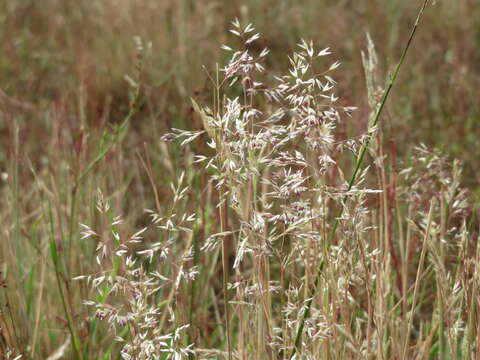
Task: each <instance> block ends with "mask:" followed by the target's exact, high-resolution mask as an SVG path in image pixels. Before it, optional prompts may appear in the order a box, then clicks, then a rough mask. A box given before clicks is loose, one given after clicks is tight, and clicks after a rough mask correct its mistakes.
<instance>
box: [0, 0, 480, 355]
mask: <svg viewBox="0 0 480 360" xmlns="http://www.w3.org/2000/svg"><path fill="white" fill-rule="evenodd" d="M417 6H418V4H417V2H416V1H403V0H392V1H382V0H369V1H366V0H365V1H353V0H340V1H338V0H337V1H333V0H324V1H315V0H305V1H302V2H298V1H293V0H288V1H287V0H262V1H256V0H243V1H239V0H232V1H192V0H190V1H187V0H178V1H174V0H164V1H156V0H144V1H133V0H104V1H98V0H91V1H76V2H71V1H70V2H68V1H64V0H43V1H33V0H24V1H8V0H3V1H0V54H1V56H0V79H1V80H0V144H1V148H0V172H1V173H2V177H1V179H0V181H1V183H0V191H1V194H2V198H3V199H4V200H3V202H4V204H5V206H3V207H2V208H0V221H1V224H2V236H3V237H4V238H5V239H9V242H8V243H7V242H6V241H4V242H2V247H1V248H0V250H1V251H0V271H2V273H1V276H2V278H5V280H6V285H7V288H8V289H9V291H8V295H7V292H2V293H1V295H0V301H2V304H4V305H5V304H8V305H9V306H7V307H3V309H9V311H11V314H8V317H7V316H5V317H1V318H0V320H1V321H4V320H3V319H15V321H14V322H12V323H7V324H3V323H1V322H0V326H1V327H2V328H7V329H8V331H7V332H6V333H2V334H9V335H8V336H9V337H10V338H9V339H7V340H6V341H7V342H8V343H10V344H11V345H16V346H18V347H19V348H23V349H25V350H28V352H29V353H30V354H31V356H32V357H34V358H45V357H46V356H48V355H49V354H51V353H52V352H53V351H54V350H55V349H57V348H58V347H59V346H61V345H62V343H63V342H64V341H65V336H64V334H65V333H66V329H67V328H68V323H69V321H70V319H68V317H66V316H65V315H64V314H63V313H62V312H63V309H62V305H63V304H62V301H61V299H60V297H59V292H58V289H59V288H58V286H60V287H61V290H62V291H64V293H65V294H66V296H65V299H64V300H65V307H66V309H67V311H70V313H69V314H70V315H71V316H72V320H71V321H74V322H75V323H76V324H77V329H76V331H77V332H78V334H76V336H78V337H79V339H83V338H82V336H83V333H87V332H88V331H87V327H88V325H87V322H86V320H85V319H84V318H82V317H84V316H85V310H84V309H83V308H82V305H81V300H80V299H83V298H85V296H84V295H85V293H86V292H87V290H86V289H85V288H83V287H82V286H79V287H72V286H71V282H70V279H71V278H72V277H73V276H76V275H78V274H82V273H86V272H88V270H89V269H87V268H86V267H87V265H85V264H86V263H87V262H86V261H84V259H85V257H86V256H89V254H91V250H92V245H91V244H89V243H85V242H81V243H80V242H78V241H77V240H76V236H77V235H78V231H79V229H78V222H79V221H80V220H81V221H83V222H89V223H90V224H99V223H100V222H101V221H100V219H99V218H98V216H97V215H95V211H94V207H95V205H94V203H95V202H94V198H95V194H96V190H97V188H101V189H102V190H104V191H105V193H107V194H110V200H111V202H112V203H114V204H115V208H117V209H123V210H124V211H125V213H127V214H128V216H127V217H126V219H125V222H126V224H127V225H130V226H131V227H132V228H134V227H138V226H140V225H141V222H142V221H144V220H143V218H144V215H143V214H142V209H143V208H154V207H155V201H154V196H153V192H152V187H151V184H150V182H149V179H148V178H147V176H146V175H145V169H144V168H143V167H142V165H141V162H140V161H139V157H141V158H142V159H145V158H146V156H147V150H148V153H149V154H150V156H151V159H152V163H151V172H152V174H153V178H154V181H155V184H154V186H155V187H156V189H157V190H158V193H159V198H160V199H161V202H162V204H163V203H167V200H168V199H169V197H170V195H169V192H168V185H166V184H168V183H169V182H170V181H172V180H173V179H174V178H176V176H177V173H178V172H179V169H182V168H190V167H192V155H191V154H190V153H189V152H188V151H187V150H183V149H182V150H181V149H179V148H175V149H170V150H167V149H166V147H165V146H164V144H161V143H160V142H159V141H158V140H159V138H160V136H161V135H162V134H163V133H164V132H165V131H166V129H167V128H170V127H181V128H199V127H200V126H201V125H200V123H199V120H198V119H197V118H196V117H195V116H194V115H193V114H192V109H191V105H190V101H189V98H190V96H192V94H193V96H194V97H196V98H200V99H206V98H210V97H211V86H210V84H209V81H208V79H207V75H206V72H204V71H203V69H202V65H205V67H206V68H207V69H213V68H214V67H215V64H214V61H216V60H215V59H221V58H222V56H224V54H223V53H221V51H220V50H219V44H222V43H225V42H226V41H227V38H228V32H227V29H228V28H229V23H230V21H231V20H232V19H234V18H235V17H238V18H240V19H241V20H244V21H248V22H252V23H254V24H255V26H256V28H257V29H258V30H259V31H260V32H261V33H262V35H263V39H265V40H262V42H263V44H262V45H265V46H268V47H269V48H270V50H271V55H270V56H269V60H268V61H269V63H268V66H269V69H270V70H273V71H278V72H280V71H281V70H285V69H286V67H287V66H288V64H287V63H286V62H285V56H284V54H285V53H288V52H290V50H291V49H292V48H293V47H294V46H295V44H296V43H297V41H298V39H299V38H301V37H302V38H305V39H313V40H314V41H315V42H316V43H317V44H319V45H320V46H330V47H332V48H333V49H334V50H335V53H336V54H337V55H338V57H339V58H340V59H341V60H342V62H343V65H342V67H343V71H342V72H341V73H340V74H339V78H338V80H339V91H340V92H341V94H342V97H343V99H344V100H345V102H346V103H348V104H351V105H356V106H359V107H360V111H359V112H358V113H357V115H356V120H357V123H355V124H354V125H351V126H350V125H349V126H350V127H349V128H346V129H344V131H346V132H348V133H349V134H350V135H354V134H359V133H361V132H362V131H365V129H366V127H367V121H368V114H369V110H368V108H367V96H366V89H365V85H364V84H365V81H364V75H363V69H362V65H361V58H360V51H361V50H363V49H365V47H366V38H365V33H366V32H367V31H368V32H369V33H370V34H371V36H372V38H373V39H374V41H375V43H376V46H377V51H378V56H379V59H381V60H380V65H381V66H382V67H383V73H382V74H380V75H381V76H384V75H385V74H386V73H387V72H388V71H389V70H391V68H392V67H393V66H394V64H395V62H396V59H397V58H398V57H399V54H400V51H401V50H402V45H401V44H402V41H404V40H405V39H406V37H407V36H408V33H407V31H408V29H409V28H410V24H411V23H412V22H413V21H414V19H415V16H416V9H417ZM134 36H139V37H141V38H142V39H143V41H144V43H145V44H147V43H148V42H151V43H152V48H151V50H148V49H147V50H146V52H145V60H144V64H143V74H142V84H143V88H142V92H141V97H140V99H139V101H140V102H139V109H138V112H137V113H136V116H135V117H134V118H133V120H132V122H131V123H130V128H129V130H128V134H127V135H126V136H125V137H124V138H122V139H121V141H120V142H119V144H121V146H119V145H117V146H114V147H112V149H111V151H109V152H108V153H107V154H106V155H105V159H103V158H102V161H101V162H100V164H99V166H100V168H101V173H100V172H99V171H97V169H98V168H97V167H95V169H93V171H92V173H90V174H89V175H88V176H87V177H85V178H84V179H82V182H81V183H79V184H76V180H77V179H78V178H79V175H80V174H81V173H82V171H83V170H85V168H86V166H87V165H88V164H89V163H90V162H91V161H92V160H93V159H94V158H95V156H96V155H97V154H98V152H99V149H100V147H101V144H100V143H101V138H102V134H103V133H104V132H109V133H112V131H113V129H112V126H114V125H118V124H120V123H121V122H122V120H123V119H124V117H125V115H126V114H128V112H129V103H130V100H131V99H130V97H131V93H132V92H131V89H130V87H129V85H128V83H127V82H126V81H125V79H124V76H125V74H129V75H131V76H132V77H134V76H133V75H132V74H134V73H135V64H136V58H135V56H136V50H135V43H134V41H133V38H134ZM416 41H417V43H416V46H414V47H413V48H412V50H411V53H410V55H409V57H408V59H407V64H406V68H408V71H405V72H403V73H402V74H401V76H400V79H399V81H398V85H397V86H396V88H395V91H394V93H393V94H392V99H391V101H390V102H389V104H388V106H387V113H388V116H386V117H385V120H386V121H385V122H383V123H382V127H383V130H382V131H383V137H384V139H385V140H386V142H387V141H388V143H389V144H391V149H392V150H391V153H392V154H391V155H392V156H393V154H396V153H398V156H399V158H400V159H402V156H401V155H403V156H407V157H406V158H404V159H405V160H404V161H405V162H408V154H410V151H411V148H412V147H413V146H414V145H417V143H418V142H419V141H422V142H424V143H427V144H428V145H431V146H437V147H440V148H443V149H444V150H445V151H446V152H447V153H450V154H452V155H454V156H455V157H458V158H460V159H461V160H463V162H464V167H465V173H464V177H463V181H464V182H465V185H466V186H468V187H469V188H470V189H472V190H473V191H477V192H478V191H479V190H478V183H479V181H480V175H479V172H478V171H477V169H476V163H477V162H478V157H479V155H480V141H479V139H478V137H479V134H480V105H479V102H478V94H479V91H478V89H479V87H480V67H479V66H478V64H479V61H480V10H479V8H478V6H477V4H476V2H475V1H474V0H462V1H441V0H440V1H437V4H436V5H435V6H434V7H432V8H431V9H430V10H429V11H428V12H427V14H426V15H425V19H424V21H423V24H422V29H421V32H420V33H419V34H418V38H417V40H416ZM17 135H18V136H17ZM144 143H146V144H148V145H146V146H145V147H144V145H143V144H144ZM146 149H147V150H146ZM399 161H400V160H399ZM402 161H403V160H402ZM202 181H203V180H201V179H195V178H193V176H191V178H189V179H188V182H189V183H190V184H192V187H193V188H194V189H199V188H200V189H203V188H204V187H205V185H203V186H201V185H200V184H201V183H202ZM196 196H197V197H198V199H197V200H198V201H199V202H201V201H206V202H207V203H208V202H209V201H208V200H209V199H210V198H209V197H211V196H213V195H211V194H210V193H208V192H206V194H196ZM202 196H205V197H207V198H208V199H207V200H205V198H203V200H201V198H202ZM205 207H206V209H205V208H204V209H202V211H204V212H205V213H213V211H214V210H213V208H210V207H209V205H205ZM50 212H51V215H52V216H51V217H50ZM206 222H207V223H204V224H202V226H204V227H209V226H214V225H215V224H213V225H212V224H211V222H213V221H212V220H211V219H210V220H209V219H207V220H206ZM213 223H214V222H213ZM45 224H46V225H45ZM204 232H205V229H204V228H202V229H201V230H198V233H197V232H196V235H198V236H199V237H201V236H202V234H203V233H204ZM76 234H77V235H76ZM12 244H13V246H12ZM54 244H56V245H57V248H55V249H56V250H57V251H58V254H57V256H59V259H58V262H55V264H54V265H55V268H52V264H51V262H49V260H48V255H49V251H50V250H49V249H50V247H51V246H52V245H54ZM71 252H73V255H72V253H71ZM206 266H207V267H208V266H211V271H210V272H209V273H208V275H207V276H205V277H202V278H201V280H199V282H200V284H207V283H209V282H210V281H215V279H214V280H212V278H214V275H213V274H214V271H215V270H214V266H215V262H213V265H212V264H210V263H208V264H206ZM57 275H58V279H59V281H58V283H59V285H58V286H57V278H56V276H57ZM0 280H2V279H0ZM216 285H218V287H221V282H220V281H218V282H217V283H216ZM196 286H197V288H198V289H200V290H199V291H200V292H201V294H202V295H204V298H205V299H206V300H205V302H206V303H207V305H206V306H205V309H209V310H210V311H211V312H212V313H214V312H215V311H217V312H218V309H215V306H216V304H215V303H214V301H212V299H211V295H210V294H208V291H210V290H205V289H206V287H203V286H200V285H196ZM204 288H205V289H204ZM46 289H48V291H46ZM0 291H1V290H0ZM212 291H213V290H212ZM13 305H15V306H13ZM196 316H198V317H199V318H198V323H202V324H204V328H203V330H204V331H205V332H208V331H212V335H211V342H212V343H218V342H219V341H220V340H219V339H221V338H222V334H218V333H217V332H218V329H216V328H214V330H212V328H211V327H209V321H210V320H209V319H210V318H211V314H207V313H201V314H199V315H196ZM82 332H83V333H82ZM4 336H7V335H4ZM192 336H193V335H192ZM100 341H101V339H95V340H92V341H91V342H89V343H88V346H87V348H84V349H83V351H84V352H85V353H87V354H88V352H89V351H91V353H95V351H94V349H93V350H92V348H94V347H95V346H98V342H100ZM15 342H17V343H16V344H15ZM20 342H24V344H28V345H22V344H20ZM88 347H91V348H88Z"/></svg>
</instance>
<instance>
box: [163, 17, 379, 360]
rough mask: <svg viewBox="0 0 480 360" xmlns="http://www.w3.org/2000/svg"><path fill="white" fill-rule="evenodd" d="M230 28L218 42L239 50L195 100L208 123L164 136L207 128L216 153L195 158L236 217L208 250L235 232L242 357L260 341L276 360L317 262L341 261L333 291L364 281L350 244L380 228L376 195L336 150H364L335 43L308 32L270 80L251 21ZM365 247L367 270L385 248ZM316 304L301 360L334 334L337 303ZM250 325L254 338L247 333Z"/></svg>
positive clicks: (289, 338)
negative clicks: (342, 90) (371, 210)
mask: <svg viewBox="0 0 480 360" xmlns="http://www.w3.org/2000/svg"><path fill="white" fill-rule="evenodd" d="M231 32H232V33H233V34H234V35H235V36H236V37H238V38H239V39H240V41H241V47H240V48H238V49H233V48H232V47H230V46H227V45H224V46H222V48H223V49H225V50H226V51H228V52H230V53H231V58H230V61H229V62H228V63H227V64H226V65H225V66H224V67H223V68H222V69H221V73H222V74H223V76H220V74H217V75H216V76H210V78H211V79H213V78H216V79H218V80H215V81H213V80H212V81H213V86H214V88H215V92H214V101H213V107H212V108H209V107H206V106H201V105H199V104H197V103H196V102H195V100H192V103H193V107H194V109H195V111H196V112H197V113H198V114H199V116H200V117H201V119H202V121H203V126H204V130H202V131H182V130H178V129H174V131H173V132H172V133H169V134H166V135H164V137H163V140H166V141H172V140H175V139H178V140H181V144H182V145H187V144H188V143H189V142H191V141H193V140H194V139H197V138H198V137H199V136H201V135H203V134H206V135H208V140H207V144H208V146H209V147H210V148H212V149H213V150H214V151H213V155H208V154H199V155H197V156H196V161H197V162H198V163H203V164H204V167H205V169H206V171H208V172H209V173H210V176H211V181H212V182H213V183H214V185H215V187H216V188H217V189H218V190H219V194H220V200H219V204H218V207H221V206H224V205H225V204H227V205H228V207H229V208H230V209H231V210H232V211H233V212H231V213H230V216H233V215H234V214H235V217H234V221H232V228H230V229H223V230H224V231H221V232H220V233H216V234H212V235H211V236H209V237H208V238H207V239H206V242H205V244H204V246H203V250H205V251H212V250H213V249H215V248H216V247H217V245H218V244H220V243H221V242H222V241H224V240H225V238H227V237H228V239H229V240H228V241H229V242H233V241H234V242H235V243H236V251H235V254H234V259H235V260H234V263H233V269H234V270H235V279H234V280H233V279H232V281H230V284H229V289H234V290H235V292H236V294H235V297H234V299H233V300H232V301H231V305H234V306H235V315H236V316H237V319H238V323H239V328H240V331H239V334H238V341H237V344H238V349H237V351H236V353H237V354H238V356H239V357H243V356H244V355H245V354H244V351H245V350H244V349H245V348H247V347H248V348H251V347H253V348H256V349H257V350H258V351H259V354H263V355H262V356H265V358H275V357H276V356H278V355H279V354H282V353H283V354H285V353H288V351H289V350H290V349H291V347H292V346H293V343H294V337H295V333H296V330H297V328H298V324H299V319H300V317H301V314H302V312H303V309H304V303H305V301H307V300H308V299H306V298H305V295H306V294H307V293H309V292H310V289H311V288H312V287H313V286H314V278H315V274H316V272H317V268H318V266H319V264H320V262H322V261H328V262H330V263H332V264H334V266H333V267H332V271H338V274H336V275H337V276H336V277H335V281H336V282H337V284H336V285H335V288H337V289H339V290H338V292H342V293H343V294H344V295H348V296H347V299H350V300H349V301H352V302H353V301H354V299H353V296H351V295H349V289H350V287H351V284H352V283H353V282H355V281H356V284H359V286H362V285H363V284H362V281H364V279H361V278H359V279H354V271H353V269H355V267H352V265H353V263H352V259H351V257H350V255H349V254H348V252H347V251H346V249H345V247H346V243H347V240H348V241H350V240H352V237H354V236H355V235H356V234H357V232H359V231H360V232H362V231H364V232H367V231H370V230H371V229H372V226H371V224H369V222H368V221H367V220H366V216H367V215H368V210H367V209H365V206H364V203H365V198H366V196H367V194H368V193H372V192H373V193H376V192H377V191H375V190H368V189H364V188H362V183H363V182H364V180H365V176H366V172H364V173H363V174H361V176H359V177H358V179H357V181H356V183H355V184H354V186H353V187H352V188H351V189H350V191H348V192H347V191H346V189H347V188H348V184H347V182H346V181H345V178H344V176H343V172H342V170H341V166H340V164H339V163H338V161H337V158H338V156H339V154H340V153H341V152H343V151H344V150H347V151H351V152H352V153H353V155H354V156H356V155H357V151H358V149H359V148H360V147H361V146H362V144H363V141H364V140H365V136H361V137H358V138H355V139H346V140H339V139H337V138H336V135H335V129H336V127H337V125H338V124H339V122H340V121H341V118H342V115H346V116H347V117H350V116H351V114H352V112H353V111H354V110H355V108H354V107H349V106H343V105H339V103H340V101H339V98H338V97H337V95H336V94H335V86H336V81H335V79H334V78H333V71H334V70H335V69H337V68H338V67H339V66H340V63H339V62H338V61H328V59H329V55H331V50H330V49H329V48H324V49H317V48H316V47H315V46H314V45H313V42H307V41H304V40H302V41H301V42H300V43H299V44H298V49H297V50H296V51H295V52H294V53H293V54H292V55H291V56H290V57H289V58H288V61H289V64H290V66H289V70H288V73H287V74H286V75H281V76H276V77H274V79H272V81H273V83H274V85H273V86H269V85H268V81H270V79H269V78H268V74H265V68H264V65H263V64H262V63H263V60H264V58H265V57H266V56H267V55H268V49H264V50H262V51H261V52H260V53H259V54H255V53H254V50H253V48H252V46H251V44H252V43H253V42H254V41H256V40H258V39H259V37H260V36H259V34H258V33H256V32H255V30H254V28H253V26H252V25H251V24H249V25H247V26H245V27H242V26H241V25H240V23H239V22H238V21H234V22H233V29H232V30H231ZM322 64H323V66H322ZM325 64H326V65H325ZM231 93H240V94H241V95H238V96H232V95H230V94H231ZM345 196H348V197H349V198H350V199H352V201H350V203H349V205H348V207H347V209H346V210H345V211H344V212H343V217H342V223H345V228H344V229H343V228H342V231H344V232H345V233H346V234H349V235H348V236H347V237H345V240H342V241H341V242H340V243H338V244H334V245H335V246H333V247H332V248H331V250H326V249H327V247H326V242H327V241H328V239H327V235H326V234H327V233H328V232H329V229H330V225H329V221H328V220H330V219H332V217H334V215H332V213H333V212H334V211H332V210H335V209H338V208H339V207H342V206H346V205H344V204H343V199H345ZM233 226H235V228H233ZM352 227H353V229H352V230H349V229H350V228H352ZM344 242H345V243H344ZM357 250H358V249H357ZM362 250H364V257H363V259H364V262H363V263H362V264H363V266H370V265H369V264H370V263H371V261H372V259H373V258H374V257H375V255H376V254H377V252H376V250H375V249H374V248H369V247H366V248H364V249H362ZM357 267H358V266H357ZM271 268H274V269H275V270H277V269H278V270H279V271H275V274H277V273H279V274H280V277H278V278H273V275H272V274H273V271H271ZM346 269H351V270H348V271H347V270H346ZM357 278H358V276H357ZM332 279H333V277H332V278H331V279H328V281H333V280H332ZM325 281H327V279H326V280H325ZM324 295H325V294H324ZM225 296H227V295H225ZM316 304H317V303H316ZM317 305H319V306H318V307H315V306H314V307H313V308H312V311H311V315H310V317H309V319H308V321H307V322H306V324H305V327H304V332H305V334H306V336H305V337H304V342H305V344H304V346H303V352H302V353H301V354H299V355H298V356H304V357H306V358H312V359H313V358H314V357H315V350H314V349H315V346H317V345H318V343H319V342H321V341H323V340H324V339H326V338H329V337H331V336H332V334H333V332H334V330H335V326H336V324H335V322H333V321H332V309H331V308H329V306H328V305H326V304H324V305H322V306H320V305H321V304H320V303H318V304H317ZM252 323H255V324H256V326H257V328H256V329H257V332H256V333H255V334H253V333H252V332H250V331H248V324H252ZM315 344H316V345H315ZM245 356H246V355H245Z"/></svg>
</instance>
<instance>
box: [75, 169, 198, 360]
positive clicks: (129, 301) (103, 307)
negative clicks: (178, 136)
mask: <svg viewBox="0 0 480 360" xmlns="http://www.w3.org/2000/svg"><path fill="white" fill-rule="evenodd" d="M182 181H183V176H181V178H180V181H179V185H178V186H177V187H174V186H173V190H174V195H175V201H174V203H173V205H175V204H176V203H177V202H178V201H180V200H181V199H182V198H183V197H184V196H185V192H186V187H183V185H182ZM97 210H98V211H99V212H100V214H101V216H102V218H103V220H104V221H105V223H107V225H108V226H107V230H106V231H104V232H100V233H97V232H96V231H94V230H93V229H91V228H90V227H89V226H87V225H85V224H82V227H83V228H84V230H83V232H82V239H91V240H93V241H96V243H97V245H96V261H97V264H98V266H99V271H98V272H96V273H94V274H90V275H82V276H78V277H76V278H75V279H76V280H82V279H85V280H86V281H87V284H89V285H90V286H91V288H92V289H93V290H95V291H96V292H97V296H96V299H95V300H93V299H91V300H87V301H84V303H85V305H88V306H91V307H92V308H94V318H96V319H97V320H92V321H101V322H104V323H105V324H106V325H108V327H109V329H110V330H111V331H112V332H113V334H114V335H115V340H116V341H118V342H119V343H120V344H121V357H122V359H125V360H130V359H145V360H147V359H160V358H162V359H184V358H187V357H188V355H189V354H193V350H192V349H193V344H187V345H183V341H184V333H185V331H186V329H187V328H188V327H189V325H188V324H181V323H180V319H177V315H176V313H175V312H174V311H173V310H172V298H173V294H174V293H175V292H176V291H177V290H178V287H179V286H180V282H181V281H182V280H185V281H192V280H194V279H195V276H196V273H197V271H196V269H195V268H192V267H190V268H188V266H186V264H187V263H189V260H190V259H191V246H190V244H187V245H186V246H185V248H184V252H183V256H181V257H180V258H179V259H177V263H176V264H175V266H176V267H175V271H174V270H173V269H172V268H171V267H170V264H168V265H165V262H167V257H168V255H169V253H170V252H171V251H172V250H171V249H172V246H173V243H174V241H175V240H176V239H177V237H176V235H175V234H177V233H179V232H180V233H187V234H189V233H190V232H191V230H190V228H189V227H188V226H189V224H191V222H192V221H193V220H194V217H193V216H192V215H190V216H186V215H182V216H177V215H176V214H174V213H168V214H166V216H163V217H162V216H160V215H159V214H156V213H154V212H153V211H149V213H150V214H151V217H152V223H153V225H156V226H157V227H158V228H159V229H161V230H162V232H163V233H164V235H165V237H164V238H162V240H161V241H159V242H156V243H153V244H150V245H144V244H143V239H142V237H143V234H144V233H145V232H146V231H147V228H143V229H141V230H140V231H138V232H136V233H134V234H132V235H129V236H125V235H124V234H123V231H122V229H121V226H122V222H123V220H122V218H121V217H120V216H117V217H113V218H111V216H112V215H111V211H110V206H109V204H108V202H107V201H106V200H104V197H103V196H102V194H101V193H99V195H98V202H97ZM110 219H111V220H110ZM142 246H143V249H141V250H139V248H141V247H142ZM168 268H170V269H171V271H170V272H168V271H167V269H168ZM165 294H168V295H165ZM160 296H161V297H162V298H164V301H163V302H162V306H160V305H159V301H158V298H159V297H160ZM167 322H168V323H167Z"/></svg>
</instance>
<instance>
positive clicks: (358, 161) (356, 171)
mask: <svg viewBox="0 0 480 360" xmlns="http://www.w3.org/2000/svg"><path fill="white" fill-rule="evenodd" d="M428 2H429V0H424V2H423V5H422V6H421V8H420V11H419V13H418V15H417V20H416V21H415V24H414V26H413V28H412V31H411V33H410V36H409V38H408V40H407V43H406V45H405V48H404V50H403V52H402V55H401V56H400V60H399V62H398V64H397V66H396V68H395V71H394V72H393V74H392V75H391V76H390V79H389V82H388V85H387V88H386V90H385V92H384V94H383V97H382V100H381V101H380V105H379V107H378V109H377V110H376V113H375V117H374V120H373V123H372V126H371V128H370V129H369V130H368V137H367V140H366V142H365V144H364V145H363V147H362V149H361V150H360V154H359V155H358V157H357V159H356V164H355V168H354V171H353V174H352V176H351V178H350V181H349V182H348V188H347V192H348V191H350V190H351V189H352V187H353V185H354V184H355V182H356V180H357V176H358V174H359V171H360V169H361V167H362V163H363V159H364V157H365V154H366V152H367V150H368V148H369V145H370V141H371V139H372V137H373V134H374V133H375V132H376V130H377V125H378V122H379V121H380V117H381V115H382V112H383V109H384V107H385V104H386V102H387V99H388V97H389V95H390V92H391V90H392V88H393V85H394V84H395V81H396V79H397V76H398V74H399V73H400V69H401V68H402V65H403V63H404V61H405V58H406V56H407V53H408V50H409V49H410V45H411V44H412V41H413V39H414V37H415V33H416V31H417V29H418V26H419V25H420V20H421V18H422V16H423V12H424V10H425V8H426V6H427V4H428ZM347 199H348V196H345V197H344V198H343V203H344V204H345V202H346V201H347ZM344 209H345V205H343V206H342V207H341V209H340V211H339V214H338V216H337V217H336V219H335V222H334V224H333V227H332V231H331V234H330V237H329V241H328V245H327V246H329V245H330V243H331V241H332V239H333V237H334V236H335V233H336V231H337V228H338V225H339V223H340V218H341V217H342V215H343V211H344ZM323 266H324V263H323V262H322V264H321V265H320V267H319V269H318V272H317V275H316V277H315V283H314V287H313V293H312V294H311V295H310V296H309V299H308V300H307V302H306V304H305V311H304V313H303V316H302V319H301V321H300V324H299V326H298V330H297V335H296V336H295V347H294V349H293V351H292V353H291V355H290V359H292V358H293V357H294V355H295V353H296V352H297V349H298V348H299V347H301V338H302V334H303V327H304V323H305V320H306V319H307V318H308V317H309V315H310V308H311V306H312V302H313V300H314V298H315V295H316V292H317V286H318V283H319V280H320V277H321V275H322V272H323Z"/></svg>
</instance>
